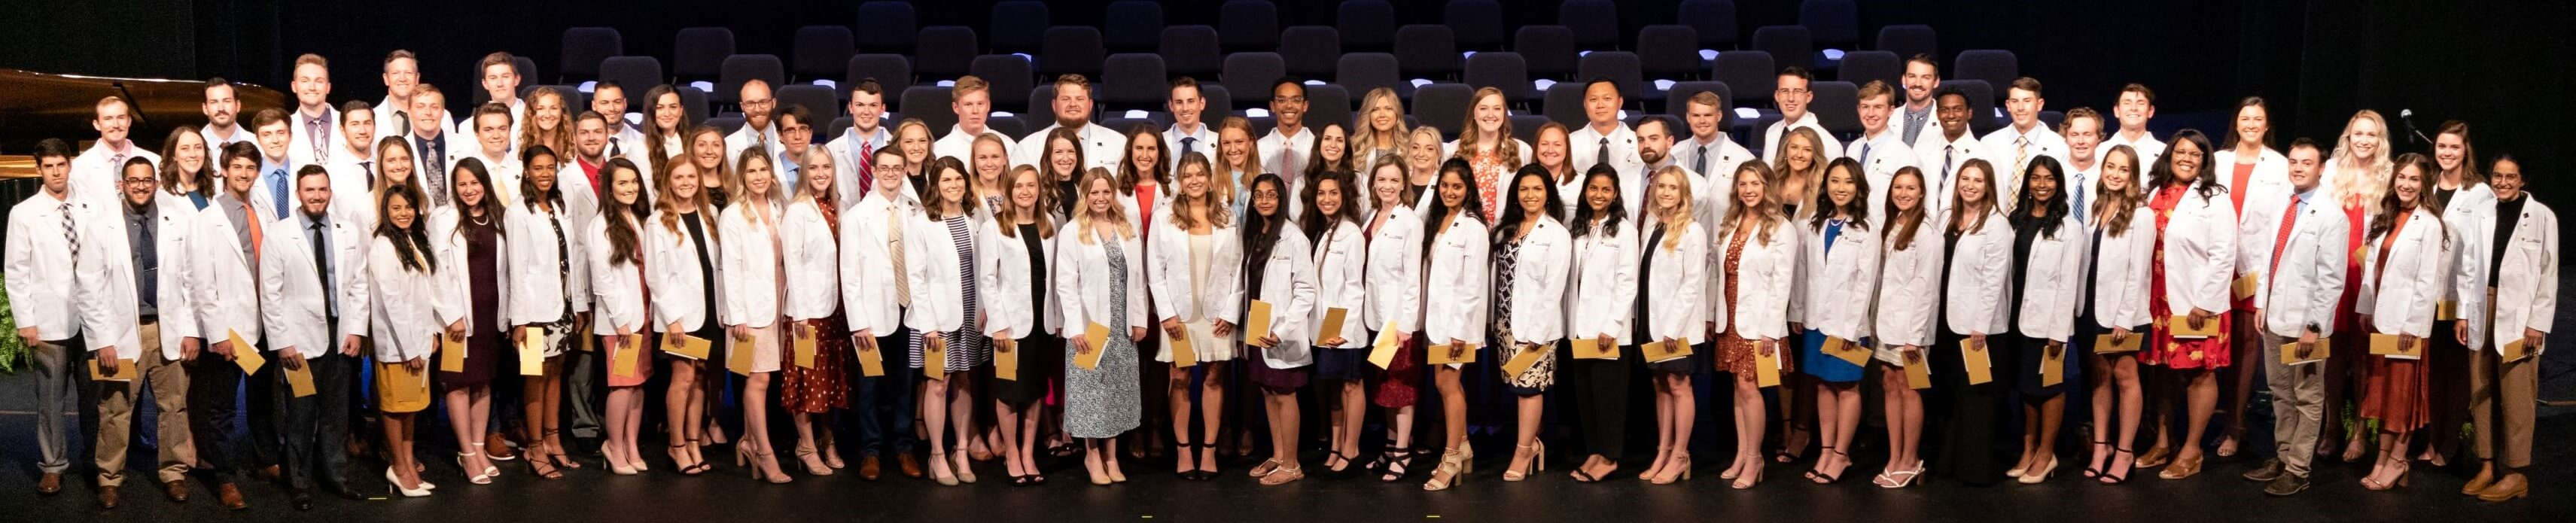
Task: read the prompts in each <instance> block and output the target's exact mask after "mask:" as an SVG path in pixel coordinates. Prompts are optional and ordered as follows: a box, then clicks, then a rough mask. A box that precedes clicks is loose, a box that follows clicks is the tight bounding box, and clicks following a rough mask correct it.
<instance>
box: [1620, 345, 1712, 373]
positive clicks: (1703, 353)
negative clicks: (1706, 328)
mask: <svg viewBox="0 0 2576 523" xmlns="http://www.w3.org/2000/svg"><path fill="white" fill-rule="evenodd" d="M1682 341H1689V340H1682ZM1645 350H1646V349H1645V348H1643V347H1642V346H1640V345H1629V346H1627V347H1625V348H1623V349H1621V352H1622V354H1620V356H1619V357H1620V359H1629V358H1628V355H1627V354H1626V353H1635V354H1638V355H1639V357H1638V358H1635V359H1637V361H1645V359H1644V358H1643V355H1644V354H1646V352H1645ZM1715 350H1717V344H1716V343H1715V342H1705V341H1703V342H1699V343H1694V344H1691V353H1690V355H1689V356H1683V357H1679V358H1673V359H1669V360H1664V361H1658V362H1651V363H1647V364H1646V370H1651V371H1655V372H1659V373H1664V374H1699V373H1700V371H1704V370H1709V369H1710V368H1711V367H1710V366H1711V363H1710V362H1712V361H1716V359H1717V358H1716V356H1714V355H1711V354H1710V352H1712V351H1715Z"/></svg>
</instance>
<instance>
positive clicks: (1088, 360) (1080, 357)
mask: <svg viewBox="0 0 2576 523" xmlns="http://www.w3.org/2000/svg"><path fill="white" fill-rule="evenodd" d="M1121 335H1125V334H1124V333H1121ZM1082 339H1083V341H1085V342H1088V343H1090V344H1091V352H1090V353H1087V354H1076V355H1074V356H1073V365H1074V366H1076V367H1081V368H1082V369H1083V370H1098V369H1099V368H1100V355H1101V354H1104V353H1107V352H1108V349H1107V344H1108V343H1109V326H1108V325H1101V324H1099V323H1092V324H1091V326H1089V327H1085V328H1083V329H1082Z"/></svg>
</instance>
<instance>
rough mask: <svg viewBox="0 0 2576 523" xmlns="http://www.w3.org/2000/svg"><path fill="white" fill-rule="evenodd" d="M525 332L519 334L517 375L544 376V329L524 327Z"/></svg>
mask: <svg viewBox="0 0 2576 523" xmlns="http://www.w3.org/2000/svg"><path fill="white" fill-rule="evenodd" d="M525 332H526V333H525V334H521V335H519V336H520V338H519V339H520V340H521V341H520V342H519V375H520V376H544V375H546V331H545V329H540V328H536V327H526V331H525Z"/></svg>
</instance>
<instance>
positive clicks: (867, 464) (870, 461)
mask: <svg viewBox="0 0 2576 523" xmlns="http://www.w3.org/2000/svg"><path fill="white" fill-rule="evenodd" d="M883 472H884V470H883V469H880V468H879V466H878V465H877V457H876V456H862V457H860V458H859V479H864V480H868V481H876V480H877V475H878V474H880V473H883Z"/></svg>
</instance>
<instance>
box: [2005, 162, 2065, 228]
mask: <svg viewBox="0 0 2576 523" xmlns="http://www.w3.org/2000/svg"><path fill="white" fill-rule="evenodd" d="M2041 172H2046V173H2048V179H2049V180H2050V181H2053V182H2056V183H2057V184H2058V190H2057V191H2055V193H2054V194H2050V195H2048V201H2044V202H2043V201H2038V197H2037V196H2033V195H2032V194H2031V193H2032V191H2031V190H2030V182H2031V180H2033V179H2036V178H2038V177H2039V173H2041ZM2065 173H2066V170H2065V166H2062V165H2058V164H2057V159H2056V158H2050V157H2047V156H2041V157H2038V158H2032V159H2030V166H2029V167H2024V168H2022V170H2021V191H2020V196H2017V197H2015V198H2013V207H2012V214H2008V215H2005V216H2004V222H2005V223H2010V224H2012V228H2013V230H2026V229H2029V228H2031V227H2038V228H2039V235H2040V236H2041V237H2045V238H2052V239H2053V238H2056V237H2057V228H2058V224H2059V222H2062V221H2065V220H2063V218H2065V217H2066V213H2067V212H2068V210H2067V208H2066V207H2067V205H2066V187H2065V184H2066V175H2065ZM2033 205H2036V206H2039V210H2040V211H2041V215H2040V216H2031V215H2030V211H2031V206H2033Z"/></svg>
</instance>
